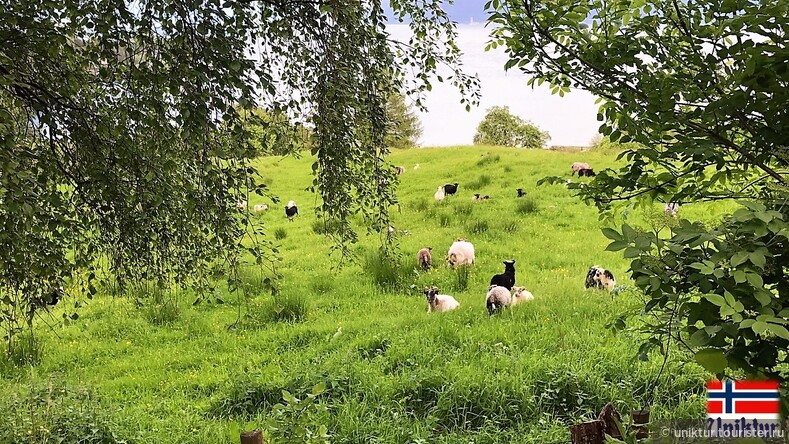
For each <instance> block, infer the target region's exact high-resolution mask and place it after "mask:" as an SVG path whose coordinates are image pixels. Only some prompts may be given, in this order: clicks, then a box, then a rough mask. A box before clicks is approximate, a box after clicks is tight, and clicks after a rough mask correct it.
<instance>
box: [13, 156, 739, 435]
mask: <svg viewBox="0 0 789 444" xmlns="http://www.w3.org/2000/svg"><path fill="white" fill-rule="evenodd" d="M481 154H482V156H481ZM614 159H615V157H614V155H612V154H606V153H597V152H589V153H583V154H579V153H563V152H549V151H543V150H515V149H506V148H487V147H485V148H480V147H457V148H442V149H413V150H397V151H396V152H394V153H393V154H392V159H391V160H392V162H393V163H394V164H397V165H405V166H406V169H407V172H406V173H405V174H403V175H402V176H399V180H400V182H401V183H400V187H399V193H398V197H399V201H400V203H401V207H402V213H400V212H397V211H396V210H393V211H392V214H393V217H394V220H393V221H392V223H393V225H394V226H395V227H397V228H398V230H407V231H408V232H409V233H410V234H409V235H406V236H402V237H400V239H399V243H400V247H401V252H402V256H401V257H395V258H394V259H392V258H387V257H385V256H383V255H381V254H379V253H378V246H379V241H380V237H379V236H378V235H369V236H368V235H366V227H365V226H363V225H362V222H361V219H358V220H357V219H354V222H353V223H354V226H355V228H356V229H357V231H358V232H359V233H360V241H359V244H358V245H357V246H355V247H353V250H354V252H355V253H356V255H357V259H358V260H357V261H356V262H348V261H347V260H346V261H345V262H344V264H345V265H344V266H343V267H342V268H338V267H337V265H338V264H339V263H340V261H341V258H340V257H339V256H338V255H337V254H336V253H335V255H333V256H331V255H329V253H330V250H331V241H330V240H329V239H328V238H327V237H326V236H325V235H324V234H322V233H324V230H323V229H322V227H321V228H319V229H316V227H317V225H316V224H315V222H316V221H317V219H316V217H315V216H314V215H313V214H312V212H311V209H310V208H311V207H313V206H317V205H307V203H308V202H313V201H314V199H315V197H314V196H313V195H312V194H310V193H308V192H307V191H305V190H306V189H307V188H308V187H309V186H310V185H311V183H312V176H311V175H310V165H311V163H312V161H313V159H311V158H310V156H309V155H305V156H303V157H302V158H301V159H292V158H285V159H281V158H266V159H261V160H259V161H258V162H257V166H258V167H259V168H260V169H261V171H262V172H263V174H264V176H265V177H266V178H267V180H268V181H269V184H270V190H271V191H272V192H273V193H275V194H277V195H278V196H279V197H280V198H281V200H283V201H288V200H291V199H292V200H296V201H297V202H299V203H302V205H300V207H301V208H300V209H301V210H302V214H301V216H300V217H298V218H296V219H295V221H294V222H292V223H290V222H288V221H287V219H286V218H285V217H284V215H283V214H281V212H279V211H269V212H265V213H262V214H261V215H260V217H259V219H258V220H260V221H261V222H262V223H263V224H264V225H265V228H266V232H268V233H273V235H271V237H272V238H276V239H277V245H278V247H277V248H278V249H279V252H280V254H281V255H282V259H283V260H282V262H280V263H278V264H277V271H278V272H279V273H281V274H282V279H281V280H280V281H278V282H277V283H276V287H277V291H276V292H272V291H269V288H268V285H267V284H266V282H264V279H265V277H267V276H264V275H261V274H258V272H257V271H256V270H254V269H246V268H245V269H244V270H243V272H242V273H241V275H240V276H239V278H240V280H241V283H242V285H245V286H247V287H248V288H247V289H248V290H251V291H249V292H247V293H248V294H247V296H246V297H238V296H236V295H228V294H223V295H221V296H222V299H223V300H224V304H214V305H211V304H200V305H196V306H192V305H191V303H192V301H193V300H194V298H193V297H191V296H190V297H187V296H183V297H179V298H177V300H176V301H175V306H174V307H173V310H175V311H174V312H173V313H159V314H157V316H153V314H154V312H155V308H147V310H148V311H146V307H155V304H156V300H153V301H151V300H150V299H145V300H144V301H143V306H142V309H141V308H140V307H138V306H136V305H135V301H134V299H133V298H130V297H129V296H125V297H123V296H118V297H112V296H110V295H109V294H106V293H104V292H102V291H100V293H99V294H97V295H96V296H95V297H94V298H93V299H92V300H87V299H85V300H83V301H81V303H82V304H84V306H83V307H82V308H81V309H80V310H79V314H80V317H79V318H78V319H76V320H73V321H70V322H69V323H68V324H67V325H62V326H61V325H58V326H56V327H54V328H53V329H49V328H48V327H46V325H45V324H44V323H43V321H46V322H47V323H50V324H52V323H53V320H58V319H60V316H61V314H62V313H63V310H65V309H66V307H67V306H69V307H72V308H73V302H74V301H64V302H65V303H62V306H59V307H58V308H57V309H56V310H55V311H54V313H53V314H52V318H49V317H45V318H44V319H43V321H41V322H40V323H39V324H38V328H37V330H36V331H37V334H38V339H39V345H40V353H39V356H38V360H39V361H40V362H38V364H36V365H33V366H30V365H21V366H20V365H12V363H6V364H5V365H0V371H1V372H2V374H1V375H0V408H3V409H4V411H6V412H16V413H14V414H13V415H10V416H9V415H6V416H5V417H2V416H0V442H3V443H4V442H28V441H25V439H27V438H25V437H26V436H30V435H26V434H27V433H28V431H31V433H32V429H30V428H28V427H33V422H31V421H30V418H33V419H34V421H35V427H36V432H35V433H39V431H38V429H37V427H39V426H41V427H44V428H46V429H47V430H49V433H50V436H52V435H54V434H56V433H60V435H58V436H60V437H65V438H66V439H65V441H64V442H76V441H75V440H74V438H73V437H74V436H76V435H79V434H80V433H84V432H83V431H84V430H85V429H84V426H85V424H95V427H94V429H95V430H96V431H95V432H91V433H93V435H95V436H93V435H91V437H90V438H91V439H93V438H94V437H95V438H96V439H97V440H98V441H97V442H112V441H111V440H110V439H108V440H105V441H100V439H104V438H105V437H107V436H110V437H111V436H113V434H114V436H116V437H117V439H118V440H126V441H128V442H134V443H165V442H179V443H195V444H197V443H237V442H238V434H239V431H240V430H247V429H254V428H263V429H265V428H266V427H268V426H267V425H266V422H267V421H268V420H270V419H271V418H272V412H273V410H272V409H273V406H274V405H275V404H277V403H279V402H281V401H282V390H287V391H288V392H290V393H292V394H293V395H294V396H297V397H300V398H302V397H303V396H304V395H306V394H307V393H308V392H309V391H310V390H311V389H312V387H313V386H315V385H316V384H321V383H322V384H325V385H326V391H325V392H324V393H323V394H321V395H319V396H318V398H317V400H318V403H319V404H320V406H322V407H326V408H327V410H321V409H314V410H310V411H309V412H308V413H306V414H304V415H303V416H288V415H291V414H290V413H287V412H286V413H282V412H280V413H277V414H276V415H274V416H273V417H274V418H278V419H277V420H278V421H280V420H281V421H284V423H288V421H291V422H298V423H299V424H302V425H304V426H305V427H307V428H309V429H310V430H316V429H317V428H318V427H319V426H320V425H325V426H326V427H327V429H328V432H329V434H330V435H332V441H333V442H337V443H369V442H374V441H377V442H392V443H409V442H431V443H432V442H436V443H461V442H463V443H467V442H470V441H474V442H501V443H510V442H513V443H516V442H534V443H538V442H549V441H560V440H564V441H569V436H568V432H567V429H566V426H567V425H568V424H570V423H572V422H575V421H580V420H583V419H589V418H593V417H596V415H597V413H598V412H599V410H600V409H601V408H602V407H603V405H604V404H605V403H606V402H609V401H613V402H614V404H615V406H616V408H617V409H619V411H620V412H626V411H629V410H630V409H634V408H639V407H641V406H643V404H644V402H645V401H646V399H647V388H648V387H650V386H651V384H652V382H653V381H654V380H655V378H656V377H657V375H658V372H659V368H660V364H661V362H660V360H659V359H658V357H657V356H655V357H653V359H652V360H651V361H649V362H640V361H638V360H637V359H636V354H637V346H638V344H639V342H638V341H637V339H636V338H632V337H630V336H628V335H624V334H619V335H614V334H612V333H611V332H610V331H608V330H607V329H606V328H605V325H606V324H607V323H608V322H610V321H611V320H612V319H613V318H615V316H616V315H618V314H619V313H621V312H622V311H623V310H624V309H625V308H626V307H629V306H630V305H632V304H636V303H638V295H637V293H635V292H630V291H624V292H622V293H620V294H619V295H617V296H616V297H614V298H612V297H611V296H610V295H608V294H601V293H598V292H593V291H585V290H584V288H583V283H584V277H585V275H586V271H587V269H588V267H589V266H590V265H593V264H599V265H602V266H605V267H606V268H609V269H611V270H612V271H613V272H614V274H615V275H616V277H617V279H618V281H619V283H621V284H632V283H630V282H628V280H627V277H626V276H627V275H626V273H625V271H626V270H627V268H628V264H629V260H628V259H624V258H622V257H621V254H620V253H612V252H607V251H605V247H606V245H607V244H608V240H607V239H606V238H605V237H603V235H602V234H601V233H600V228H601V225H600V222H599V221H598V217H597V213H596V211H595V209H594V208H593V207H590V206H587V205H585V204H583V203H582V202H580V201H578V200H577V199H575V198H573V197H572V196H571V195H570V192H569V191H568V190H567V189H566V188H565V187H563V186H559V185H556V186H543V187H537V186H536V182H537V180H538V179H539V178H541V177H544V176H549V175H564V176H567V177H569V166H570V164H571V163H572V162H573V161H576V160H583V161H586V162H589V163H590V164H592V165H593V166H594V168H595V169H596V170H598V171H599V170H601V169H603V168H604V167H606V166H613V165H615V160H614ZM416 163H419V164H420V165H421V168H420V169H418V170H413V169H412V168H411V167H412V166H413V165H414V164H416ZM506 168H511V170H512V171H515V172H517V177H513V174H502V171H506ZM472 171H473V175H470V174H469V172H472ZM480 177H488V178H489V179H490V180H489V182H487V181H485V180H483V181H480V183H481V182H487V183H485V184H484V186H482V189H481V190H471V189H469V188H468V187H464V183H468V182H470V181H475V180H477V179H478V178H480ZM452 182H459V183H461V187H460V191H459V193H458V195H457V196H451V197H449V198H447V199H446V200H445V201H443V202H436V201H435V200H434V199H433V193H434V192H435V190H436V187H437V186H439V185H441V184H444V183H452ZM519 187H521V188H524V190H525V191H527V192H528V193H529V198H525V199H517V198H515V192H514V190H515V188H519ZM476 192H480V193H483V194H490V195H491V196H493V199H491V200H490V201H485V202H471V200H470V199H471V194H472V193H476ZM259 199H260V202H250V203H249V204H250V206H253V205H255V204H256V203H262V202H263V198H259ZM529 199H533V200H529ZM526 202H528V203H526ZM656 208H657V205H656ZM537 209H539V211H537ZM727 209H729V210H730V209H731V208H730V207H726V206H724V205H722V204H705V205H683V207H682V216H683V217H686V218H690V219H693V220H703V221H711V220H713V219H715V218H718V217H720V214H721V213H722V212H723V211H724V210H727ZM639 211H640V210H639ZM642 217H643V212H638V211H637V212H634V213H631V215H630V216H629V221H630V222H632V223H642V222H640V221H641V220H642ZM285 230H287V232H286V231H285ZM286 234H287V235H286ZM458 237H465V238H467V239H468V240H469V241H471V242H473V243H474V245H475V247H476V265H474V266H471V267H468V268H464V269H462V270H460V271H455V270H451V269H449V268H448V266H447V264H446V262H445V260H444V258H445V257H446V253H447V249H448V248H449V246H450V245H451V243H452V242H453V241H454V240H455V239H456V238H458ZM427 245H430V246H432V247H433V251H432V254H433V264H434V266H433V268H432V269H431V270H429V271H427V272H422V271H421V270H418V269H417V268H418V267H417V263H416V252H417V251H418V250H419V249H420V248H422V247H424V246H427ZM579 246H583V248H579ZM510 258H514V259H516V261H517V266H516V267H517V285H521V286H525V287H526V288H527V289H528V290H529V291H531V292H532V293H534V295H535V300H534V301H532V302H529V303H528V304H524V305H522V306H519V307H516V308H514V309H513V310H511V311H510V312H507V313H505V314H504V315H502V316H495V317H493V318H490V317H489V316H488V315H487V311H486V309H485V302H484V300H485V295H486V293H487V286H488V282H489V281H490V278H491V276H492V275H494V274H497V273H501V272H502V269H503V268H502V264H501V262H502V260H505V259H510ZM220 278H221V277H220ZM427 285H435V286H437V287H439V289H440V290H441V292H442V293H446V294H451V295H453V296H454V297H455V298H456V299H457V300H458V301H460V303H461V306H460V308H459V309H458V310H456V311H454V312H450V313H438V314H430V315H428V314H426V308H427V304H426V302H425V298H424V296H423V295H422V293H421V290H422V288H423V287H424V286H427ZM217 291H218V292H220V293H226V290H225V286H224V285H223V284H218V286H217ZM272 293H275V294H274V295H272ZM169 301H170V299H164V301H162V303H164V302H167V303H170V302H169ZM149 303H150V304H151V305H147V304H149ZM238 304H241V306H240V307H239V305H238ZM151 310H154V311H151ZM239 313H241V317H240V319H239ZM706 376H707V375H706V374H705V373H704V372H703V371H702V370H701V369H700V368H699V367H697V366H695V365H685V366H682V365H680V364H679V363H678V362H672V363H670V364H669V366H668V368H667V370H666V371H664V372H663V373H662V374H661V376H660V378H659V379H658V391H657V394H656V399H655V403H654V404H653V406H652V412H653V413H652V415H653V418H666V417H674V418H688V417H703V415H704V407H705V405H704V401H703V396H702V397H699V396H698V394H699V393H702V392H703V382H704V380H705V378H706ZM42 387H43V388H42ZM49 387H51V388H52V390H53V393H54V392H57V393H63V395H62V396H61V397H60V398H58V399H59V400H57V401H56V402H55V401H53V404H52V405H54V406H58V405H60V406H63V408H64V410H62V412H61V414H58V412H57V411H50V412H49V413H46V412H43V409H44V407H41V411H38V410H36V409H37V408H39V407H35V408H34V409H27V408H20V406H26V405H34V406H44V405H46V402H45V401H46V399H48V398H47V397H50V396H54V395H49V394H48V393H49V392H48V390H49ZM58 390H63V392H58ZM86 393H89V395H86ZM42 399H43V400H44V401H41V400H42ZM31 403H32V404H31ZM282 415H285V417H284V419H283V416H282ZM20 418H22V419H20ZM24 418H27V419H24ZM58 429H60V430H61V431H60V432H58ZM36 436H40V435H36ZM29 441H31V442H43V441H44V440H43V439H36V440H34V439H32V438H31V439H30V440H29ZM51 442H58V441H57V440H55V439H52V440H51ZM90 442H93V441H90Z"/></svg>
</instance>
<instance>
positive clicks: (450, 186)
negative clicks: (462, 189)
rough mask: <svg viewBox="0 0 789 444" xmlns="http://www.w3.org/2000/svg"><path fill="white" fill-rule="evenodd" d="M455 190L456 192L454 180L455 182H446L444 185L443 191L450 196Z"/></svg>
mask: <svg viewBox="0 0 789 444" xmlns="http://www.w3.org/2000/svg"><path fill="white" fill-rule="evenodd" d="M457 192H458V183H457V182H455V183H448V184H446V185H444V193H445V194H446V195H447V196H451V195H453V194H455V193H457Z"/></svg>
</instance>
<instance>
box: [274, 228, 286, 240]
mask: <svg viewBox="0 0 789 444" xmlns="http://www.w3.org/2000/svg"><path fill="white" fill-rule="evenodd" d="M286 237H288V232H287V231H285V229H284V228H282V227H279V228H277V229H276V230H274V239H276V240H282V239H285V238H286Z"/></svg>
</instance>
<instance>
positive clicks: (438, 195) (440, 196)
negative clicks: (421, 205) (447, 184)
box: [433, 187, 446, 200]
mask: <svg viewBox="0 0 789 444" xmlns="http://www.w3.org/2000/svg"><path fill="white" fill-rule="evenodd" d="M433 197H435V198H436V200H444V197H446V195H445V194H444V187H438V191H436V194H434V195H433Z"/></svg>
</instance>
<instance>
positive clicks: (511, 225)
mask: <svg viewBox="0 0 789 444" xmlns="http://www.w3.org/2000/svg"><path fill="white" fill-rule="evenodd" d="M501 228H502V229H503V230H504V231H506V232H507V233H514V232H516V231H518V223H517V222H515V221H507V222H504V225H503V226H502V227H501Z"/></svg>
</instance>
